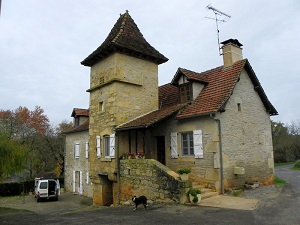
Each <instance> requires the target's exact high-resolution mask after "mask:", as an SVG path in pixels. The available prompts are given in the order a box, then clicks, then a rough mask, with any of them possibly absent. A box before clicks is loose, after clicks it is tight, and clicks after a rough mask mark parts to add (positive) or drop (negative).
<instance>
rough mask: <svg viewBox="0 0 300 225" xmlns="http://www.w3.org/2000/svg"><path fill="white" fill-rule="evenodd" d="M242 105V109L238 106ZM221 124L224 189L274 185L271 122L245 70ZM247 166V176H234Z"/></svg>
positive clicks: (223, 114) (222, 116)
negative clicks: (259, 184) (247, 183)
mask: <svg viewBox="0 0 300 225" xmlns="http://www.w3.org/2000/svg"><path fill="white" fill-rule="evenodd" d="M238 104H239V106H238ZM219 116H220V119H221V121H222V141H223V158H224V169H225V188H229V187H240V186H242V185H244V183H245V182H254V181H258V182H260V183H262V184H268V183H272V182H273V177H274V159H273V146H272V135H271V120H270V116H269V114H268V113H267V112H266V110H265V107H264V105H263V103H262V102H261V99H260V98H259V95H258V94H257V93H256V92H255V90H254V87H253V84H252V82H251V80H250V78H249V77H248V75H247V72H246V71H245V70H244V71H243V72H242V74H241V75H240V80H239V82H238V83H237V85H236V87H235V89H234V91H233V94H232V95H231V98H230V99H229V101H228V103H227V105H226V111H225V112H224V113H222V114H220V115H219ZM235 166H237V167H244V168H245V174H244V175H235V174H234V167H235Z"/></svg>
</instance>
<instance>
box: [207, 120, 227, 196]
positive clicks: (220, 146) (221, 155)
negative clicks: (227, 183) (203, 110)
mask: <svg viewBox="0 0 300 225" xmlns="http://www.w3.org/2000/svg"><path fill="white" fill-rule="evenodd" d="M209 116H210V118H211V119H213V120H215V121H216V122H217V123H218V130H219V149H220V173H221V194H222V195H223V194H224V167H223V150H222V129H221V121H220V120H219V119H216V118H215V114H210V115H209Z"/></svg>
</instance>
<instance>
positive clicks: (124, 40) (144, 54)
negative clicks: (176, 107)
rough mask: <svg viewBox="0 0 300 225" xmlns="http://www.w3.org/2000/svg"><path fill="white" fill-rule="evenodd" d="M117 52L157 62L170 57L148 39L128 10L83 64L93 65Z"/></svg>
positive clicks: (162, 61)
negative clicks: (159, 50)
mask: <svg viewBox="0 0 300 225" xmlns="http://www.w3.org/2000/svg"><path fill="white" fill-rule="evenodd" d="M115 52H119V53H122V54H127V55H130V56H134V57H137V58H140V59H144V60H148V61H151V62H154V63H157V64H161V63H164V62H166V61H168V58H166V57H165V56H164V55H162V54H161V53H160V52H158V51H157V50H156V49H155V48H154V47H152V46H151V45H150V44H149V43H148V42H147V41H146V39H145V38H144V37H143V34H142V33H141V32H140V30H139V28H138V27H137V25H136V24H135V22H134V20H133V19H132V18H131V16H130V15H129V13H128V11H126V12H125V13H124V14H121V15H120V18H119V19H118V21H117V22H116V24H115V25H114V27H113V28H112V30H111V31H110V33H109V34H108V36H107V38H106V39H105V41H104V42H103V43H102V44H101V45H100V46H99V47H98V48H97V49H96V50H95V51H94V52H93V53H92V54H90V55H89V56H88V57H87V58H86V59H84V60H83V61H82V62H81V64H82V65H84V66H93V65H95V64H96V63H98V62H100V61H101V60H103V59H104V58H106V57H107V56H109V55H111V54H113V53H115Z"/></svg>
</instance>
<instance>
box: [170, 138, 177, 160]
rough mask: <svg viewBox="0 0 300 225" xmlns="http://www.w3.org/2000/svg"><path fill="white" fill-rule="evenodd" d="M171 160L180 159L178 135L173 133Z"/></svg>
mask: <svg viewBox="0 0 300 225" xmlns="http://www.w3.org/2000/svg"><path fill="white" fill-rule="evenodd" d="M171 158H174V159H177V158H178V151H177V133H176V132H174V133H171Z"/></svg>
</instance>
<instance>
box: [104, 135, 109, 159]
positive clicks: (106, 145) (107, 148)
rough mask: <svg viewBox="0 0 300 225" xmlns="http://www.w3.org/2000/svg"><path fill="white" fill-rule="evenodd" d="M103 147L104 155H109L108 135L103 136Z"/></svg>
mask: <svg viewBox="0 0 300 225" xmlns="http://www.w3.org/2000/svg"><path fill="white" fill-rule="evenodd" d="M104 149H105V157H109V156H110V138H109V136H104Z"/></svg>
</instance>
